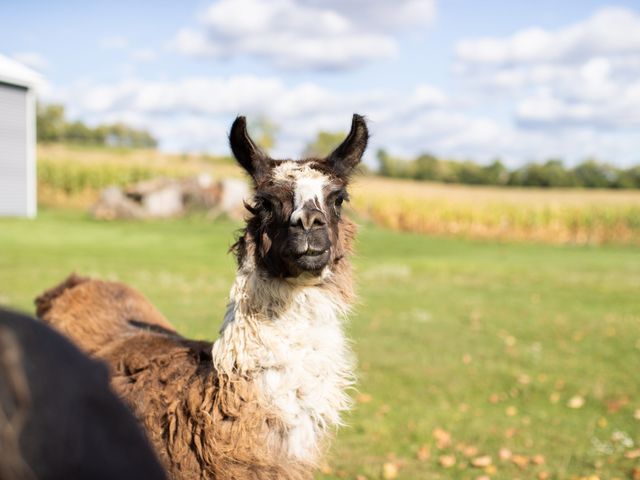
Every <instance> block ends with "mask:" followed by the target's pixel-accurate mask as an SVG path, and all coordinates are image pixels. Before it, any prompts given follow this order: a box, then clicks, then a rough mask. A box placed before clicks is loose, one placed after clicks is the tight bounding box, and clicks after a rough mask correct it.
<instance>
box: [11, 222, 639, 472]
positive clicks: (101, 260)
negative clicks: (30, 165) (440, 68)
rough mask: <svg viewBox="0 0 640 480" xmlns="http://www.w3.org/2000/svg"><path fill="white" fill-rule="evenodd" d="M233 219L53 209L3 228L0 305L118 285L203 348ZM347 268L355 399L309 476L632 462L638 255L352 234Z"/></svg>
mask: <svg viewBox="0 0 640 480" xmlns="http://www.w3.org/2000/svg"><path fill="white" fill-rule="evenodd" d="M237 227H238V226H237V225H235V224H232V223H228V222H224V221H220V222H215V223H210V222H206V221H204V220H203V219H202V218H195V217H193V218H186V219H182V220H172V221H162V222H113V223H102V222H98V221H93V220H89V219H87V218H86V217H85V216H84V215H83V214H81V213H77V212H61V211H52V210H48V211H47V210H45V211H43V212H41V214H40V216H39V218H38V219H37V220H34V221H29V220H11V219H0V304H3V305H10V306H13V307H17V308H20V309H23V310H26V311H28V312H33V306H32V300H33V298H34V297H35V296H36V295H37V294H38V293H39V292H41V291H42V290H43V289H44V288H47V287H49V286H51V285H53V284H54V283H56V282H58V281H60V280H61V279H62V278H63V277H64V276H65V275H67V274H68V273H70V272H72V271H77V272H78V273H82V274H89V275H95V276H100V277H106V278H110V279H119V280H122V281H124V282H127V283H129V284H131V285H132V286H135V287H136V288H138V289H140V290H141V291H142V292H144V293H145V294H146V295H147V296H148V297H149V298H150V299H151V300H152V301H153V302H154V303H155V304H156V305H157V306H158V307H159V308H160V309H161V310H162V311H163V312H164V313H165V314H166V315H167V316H168V317H169V318H170V320H171V321H172V322H173V323H174V324H175V325H176V326H177V327H178V328H179V330H181V331H182V332H183V333H184V334H186V335H191V336H196V337H199V338H208V339H213V338H215V336H216V335H217V330H218V326H219V324H220V322H221V319H222V314H223V309H224V305H225V302H226V297H227V292H228V288H229V286H230V284H231V281H232V278H233V275H234V269H235V265H234V261H233V258H232V257H231V256H230V255H229V254H227V253H226V251H227V248H228V247H229V245H230V244H231V242H232V238H233V231H234V230H235V229H237ZM355 264H356V267H357V282H358V284H359V291H360V305H359V306H358V307H357V311H356V314H355V315H354V316H353V318H352V319H351V320H350V322H349V331H350V335H351V337H352V338H353V341H354V347H355V350H356V352H357V355H358V358H359V379H360V381H359V391H358V392H354V396H355V397H356V398H357V404H356V408H355V410H354V412H353V413H352V414H351V415H350V416H349V417H348V419H347V421H348V424H349V426H348V427H346V428H344V429H342V430H341V431H340V432H339V434H338V439H337V441H336V442H335V443H334V444H333V447H332V450H331V455H330V457H329V459H328V462H327V466H326V467H324V468H323V470H324V473H323V474H321V475H320V477H321V478H368V479H376V478H384V477H385V476H386V478H395V476H396V475H397V478H403V479H419V478H470V479H476V478H481V477H483V476H486V478H504V479H511V478H521V479H529V478H534V479H535V478H539V479H545V478H558V479H566V478H580V477H585V478H595V477H590V476H591V475H596V476H597V477H598V478H601V479H611V478H620V479H623V478H632V475H633V473H632V472H633V470H634V468H635V469H640V458H638V457H640V450H639V449H640V445H639V444H640V250H638V249H637V248H633V247H623V246H604V247H584V246H583V247H578V246H549V245H533V244H522V243H520V244H506V243H505V244H502V243H495V242H492V243H489V242H482V241H470V240H458V239H445V238H430V237H425V236H418V235H411V234H403V233H396V232H389V231H384V230H380V229H377V228H374V227H364V228H362V231H361V235H360V240H359V243H358V248H357V257H356V258H355ZM500 451H501V455H500ZM485 456H490V459H487V458H484V457H485ZM501 457H502V458H501ZM634 457H635V458H634ZM474 463H475V464H476V465H477V466H474V465H473V464H474ZM385 464H386V466H385ZM396 470H397V473H396ZM639 471H640V470H639ZM638 474H639V475H640V473H638Z"/></svg>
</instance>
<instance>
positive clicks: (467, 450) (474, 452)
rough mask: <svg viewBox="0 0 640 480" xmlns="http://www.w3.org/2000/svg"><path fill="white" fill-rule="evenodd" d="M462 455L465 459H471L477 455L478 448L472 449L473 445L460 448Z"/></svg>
mask: <svg viewBox="0 0 640 480" xmlns="http://www.w3.org/2000/svg"><path fill="white" fill-rule="evenodd" d="M462 454H463V455H464V456H465V457H467V458H470V457H473V456H475V455H477V454H478V447H474V446H473V445H465V446H464V447H463V448H462Z"/></svg>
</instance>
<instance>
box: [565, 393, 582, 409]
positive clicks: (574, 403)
mask: <svg viewBox="0 0 640 480" xmlns="http://www.w3.org/2000/svg"><path fill="white" fill-rule="evenodd" d="M583 406H584V397H582V396H580V395H574V396H573V397H571V398H570V399H569V401H568V402H567V407H569V408H574V409H577V408H582V407H583Z"/></svg>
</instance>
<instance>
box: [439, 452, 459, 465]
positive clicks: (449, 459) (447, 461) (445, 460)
mask: <svg viewBox="0 0 640 480" xmlns="http://www.w3.org/2000/svg"><path fill="white" fill-rule="evenodd" d="M455 464H456V457H455V455H440V466H442V467H444V468H451V467H453V466H454V465H455Z"/></svg>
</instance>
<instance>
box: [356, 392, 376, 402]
mask: <svg viewBox="0 0 640 480" xmlns="http://www.w3.org/2000/svg"><path fill="white" fill-rule="evenodd" d="M372 399H373V397H372V396H371V395H369V394H368V393H359V394H358V396H357V397H356V400H357V401H358V403H369V402H371V400H372Z"/></svg>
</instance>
